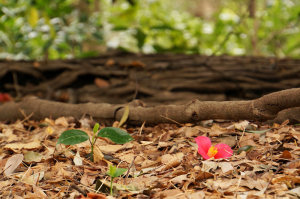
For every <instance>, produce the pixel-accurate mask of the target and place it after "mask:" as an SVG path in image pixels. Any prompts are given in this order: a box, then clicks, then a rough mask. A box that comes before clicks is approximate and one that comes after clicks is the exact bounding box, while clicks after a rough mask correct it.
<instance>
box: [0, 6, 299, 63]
mask: <svg viewBox="0 0 300 199" xmlns="http://www.w3.org/2000/svg"><path fill="white" fill-rule="evenodd" d="M109 49H121V50H124V51H129V52H142V53H163V52H172V53H186V54H192V53H193V54H195V53H196V54H204V55H220V54H228V55H254V56H276V57H293V58H299V57H300V1H299V0H189V1H186V0H114V1H113V0H64V1H63V0H0V58H1V59H15V60H19V59H36V60H43V59H65V58H82V57H91V56H97V55H99V54H102V53H105V52H107V51H108V50H109Z"/></svg>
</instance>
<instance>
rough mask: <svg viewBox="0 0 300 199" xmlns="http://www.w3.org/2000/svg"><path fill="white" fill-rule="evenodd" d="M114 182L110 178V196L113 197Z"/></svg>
mask: <svg viewBox="0 0 300 199" xmlns="http://www.w3.org/2000/svg"><path fill="white" fill-rule="evenodd" d="M113 180H114V178H113V177H111V178H110V195H111V196H112V195H113V192H112V187H113Z"/></svg>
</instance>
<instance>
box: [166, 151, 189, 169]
mask: <svg viewBox="0 0 300 199" xmlns="http://www.w3.org/2000/svg"><path fill="white" fill-rule="evenodd" d="M183 157H184V154H183V153H176V154H165V155H163V156H162V157H161V163H163V164H164V167H163V168H162V171H164V170H168V169H170V168H172V167H177V166H178V165H179V164H180V163H181V162H182V160H183Z"/></svg>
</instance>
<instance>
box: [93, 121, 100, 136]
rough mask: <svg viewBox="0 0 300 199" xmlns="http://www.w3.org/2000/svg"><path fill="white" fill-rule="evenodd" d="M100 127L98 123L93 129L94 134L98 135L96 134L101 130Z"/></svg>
mask: <svg viewBox="0 0 300 199" xmlns="http://www.w3.org/2000/svg"><path fill="white" fill-rule="evenodd" d="M99 127H100V125H99V123H96V124H95V125H94V128H93V132H94V134H96V132H97V131H98V130H99Z"/></svg>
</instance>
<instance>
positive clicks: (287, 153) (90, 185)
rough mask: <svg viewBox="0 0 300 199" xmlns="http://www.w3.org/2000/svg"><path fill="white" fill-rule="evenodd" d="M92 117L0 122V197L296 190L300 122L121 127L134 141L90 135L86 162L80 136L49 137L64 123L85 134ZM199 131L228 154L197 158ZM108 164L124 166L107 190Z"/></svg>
mask: <svg viewBox="0 0 300 199" xmlns="http://www.w3.org/2000/svg"><path fill="white" fill-rule="evenodd" d="M94 123H95V122H94V121H92V120H90V119H86V118H84V119H81V120H77V121H76V120H75V119H73V118H59V119H56V120H51V119H45V120H44V121H39V122H37V121H31V120H24V121H17V122H15V123H0V168H1V171H0V172H1V173H0V178H1V179H0V196H1V198H17V199H18V198H169V199H171V198H172V199H174V198H180V199H181V198H182V199H184V198H187V199H194V198H195V199H201V198H299V197H300V186H299V185H300V177H299V174H300V148H299V145H300V126H297V125H289V124H288V122H285V123H284V124H273V125H272V126H268V125H263V124H260V123H252V122H248V121H240V122H230V121H221V120H220V121H204V122H202V123H201V124H197V125H195V124H184V125H175V124H161V125H158V126H154V127H148V126H147V125H143V126H140V127H124V129H126V130H127V132H128V133H130V134H131V135H132V136H133V137H134V141H132V142H129V143H126V144H124V145H117V144H114V143H112V142H111V141H110V140H107V139H104V138H101V139H100V138H99V139H97V142H96V148H95V154H94V155H95V157H94V162H91V161H89V159H88V155H89V153H90V143H89V142H88V141H86V142H84V143H80V144H77V145H74V146H65V145H57V144H56V142H57V139H58V137H59V135H60V134H61V133H62V132H63V131H65V130H68V129H81V130H84V131H85V132H87V133H88V134H89V135H92V128H93V125H94ZM114 125H116V123H115V124H114ZM102 127H103V126H102ZM251 130H252V132H250V131H251ZM200 135H204V136H207V137H209V138H211V140H212V143H213V144H217V143H226V144H228V145H229V146H231V147H232V149H233V150H234V154H233V156H232V157H230V158H229V159H218V160H214V159H210V160H205V161H204V160H203V159H202V157H201V156H200V155H199V154H198V153H197V145H196V144H195V141H194V138H195V137H197V136H200ZM8 161H10V162H11V164H10V167H8V168H6V169H4V168H5V165H7V162H8ZM109 164H114V165H117V166H118V167H121V168H127V169H128V172H127V173H125V174H124V176H121V177H117V178H115V179H114V184H113V185H114V196H110V195H109V189H108V188H109V185H110V178H109V176H108V175H107V174H106V172H107V169H108V167H109V166H108V165H109ZM87 193H89V196H86V194H87Z"/></svg>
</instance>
